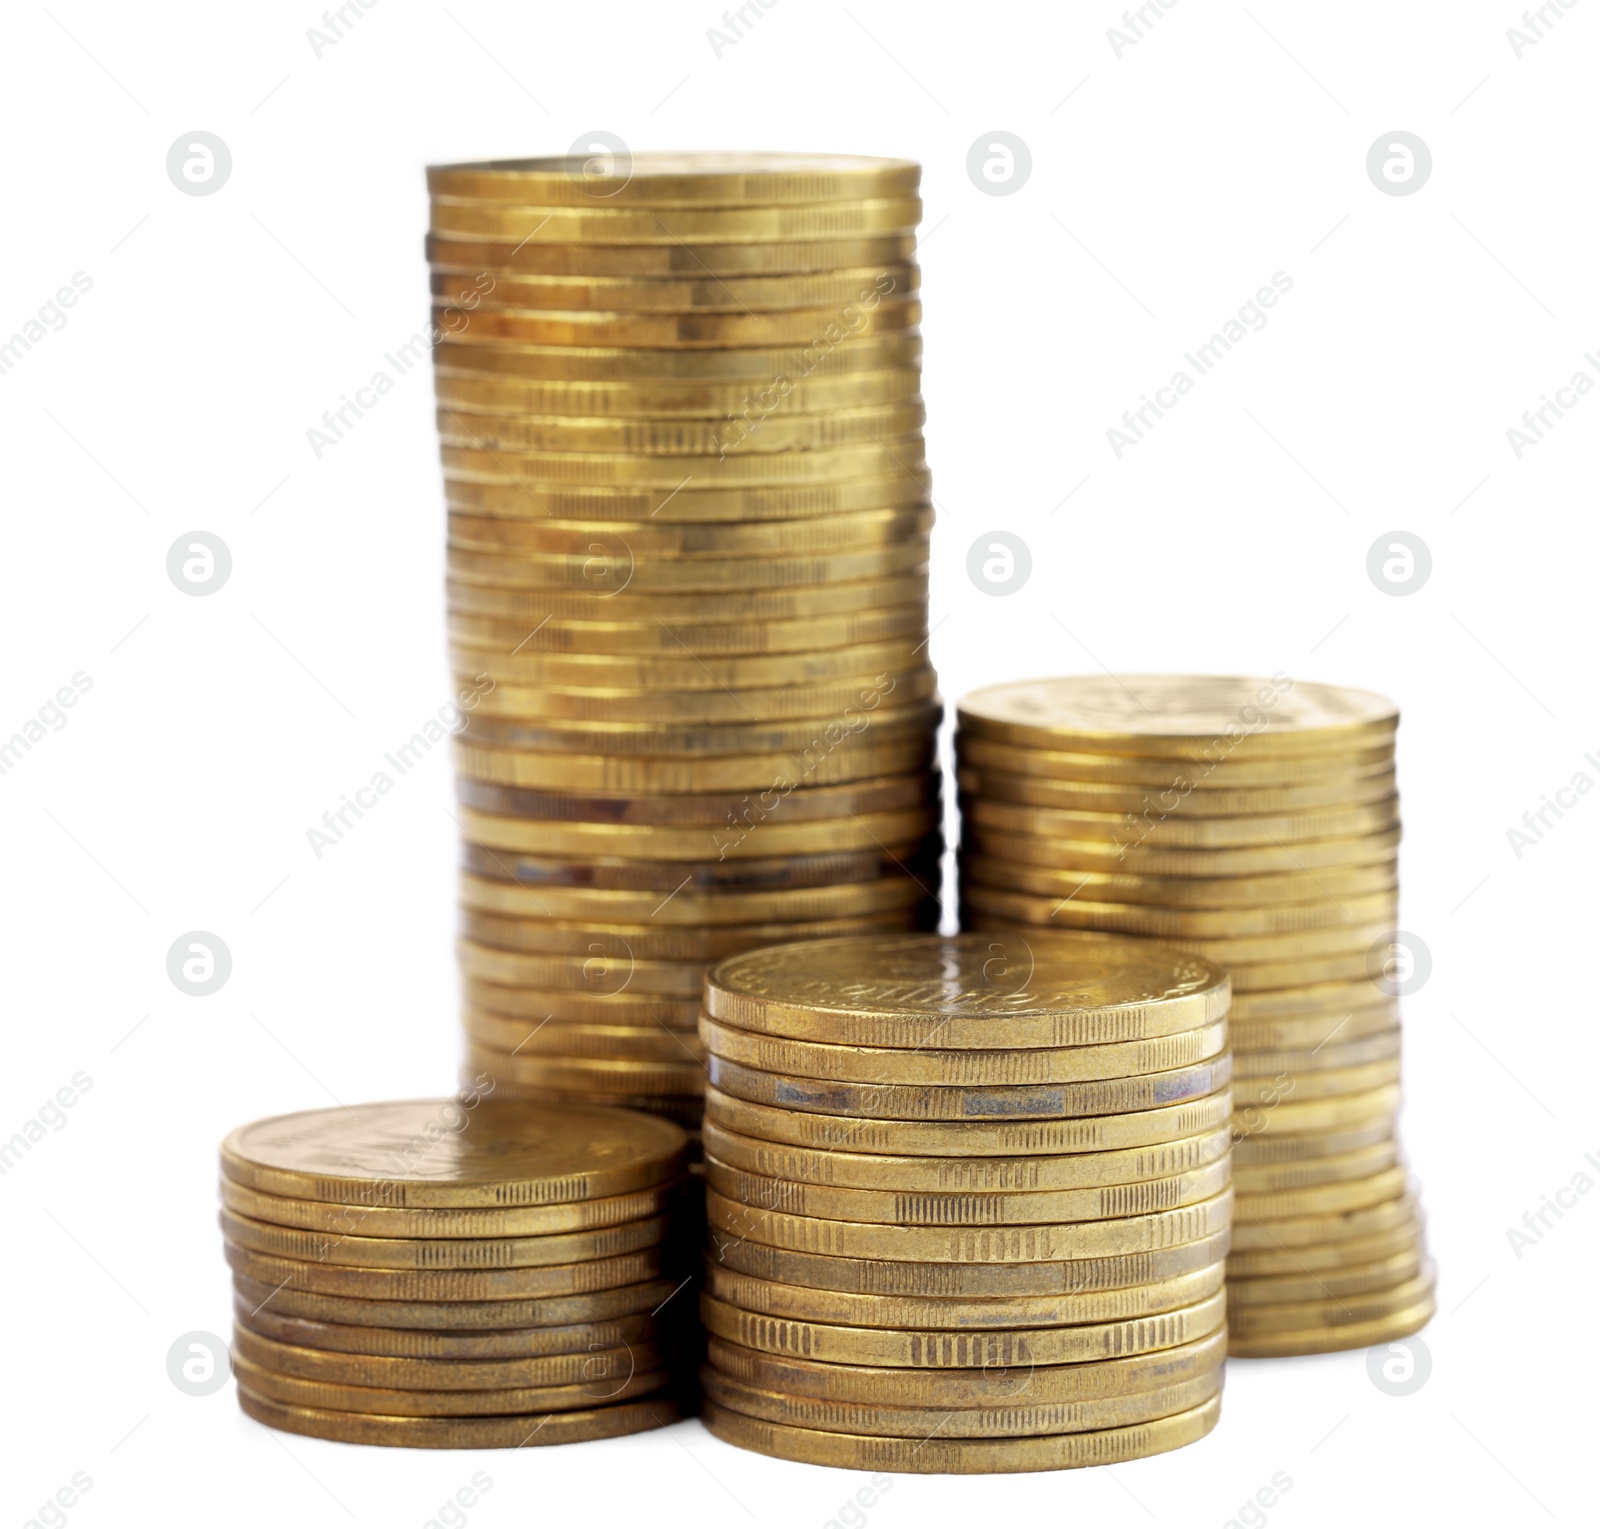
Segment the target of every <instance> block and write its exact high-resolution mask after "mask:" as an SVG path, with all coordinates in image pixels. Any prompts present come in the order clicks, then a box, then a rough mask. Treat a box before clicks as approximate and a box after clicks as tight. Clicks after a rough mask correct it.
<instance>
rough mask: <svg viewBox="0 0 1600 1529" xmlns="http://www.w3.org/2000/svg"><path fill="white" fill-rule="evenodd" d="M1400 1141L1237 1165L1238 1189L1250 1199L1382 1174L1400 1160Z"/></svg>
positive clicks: (1377, 1142)
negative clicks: (1292, 1159)
mask: <svg viewBox="0 0 1600 1529" xmlns="http://www.w3.org/2000/svg"><path fill="white" fill-rule="evenodd" d="M1399 1155H1400V1148H1399V1144H1398V1143H1397V1142H1396V1141H1394V1140H1393V1139H1392V1138H1388V1137H1386V1138H1384V1139H1383V1140H1380V1141H1374V1142H1370V1143H1368V1144H1367V1145H1365V1146H1362V1147H1356V1148H1352V1149H1351V1150H1350V1151H1347V1152H1337V1153H1331V1154H1329V1155H1328V1156H1326V1157H1317V1158H1309V1159H1306V1160H1304V1161H1299V1162H1289V1163H1258V1164H1247V1165H1244V1166H1241V1165H1240V1164H1239V1163H1237V1162H1236V1163H1235V1164H1234V1166H1233V1186H1234V1189H1235V1191H1236V1192H1237V1193H1238V1194H1239V1195H1240V1196H1241V1197H1246V1198H1253V1197H1254V1196H1256V1195H1261V1194H1269V1193H1275V1192H1279V1191H1283V1190H1289V1189H1309V1188H1312V1187H1313V1186H1315V1185H1327V1184H1342V1183H1347V1182H1349V1181H1350V1180H1351V1179H1364V1178H1368V1177H1370V1176H1371V1175H1372V1174H1374V1173H1382V1172H1383V1171H1384V1170H1385V1169H1386V1168H1392V1167H1394V1165H1395V1164H1396V1163H1397V1162H1398V1161H1399Z"/></svg>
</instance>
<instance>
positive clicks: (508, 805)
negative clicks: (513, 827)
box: [456, 774, 939, 853]
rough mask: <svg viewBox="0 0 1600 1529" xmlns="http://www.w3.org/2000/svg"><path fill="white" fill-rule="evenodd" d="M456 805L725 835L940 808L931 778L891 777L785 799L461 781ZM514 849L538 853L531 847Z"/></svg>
mask: <svg viewBox="0 0 1600 1529" xmlns="http://www.w3.org/2000/svg"><path fill="white" fill-rule="evenodd" d="M456 799H457V800H458V801H459V802H460V803H461V805H462V806H463V807H465V808H467V809H468V810H469V811H472V812H475V813H482V814H486V815H489V816H495V817H504V818H539V819H542V820H544V821H545V822H547V823H548V822H558V821H559V822H569V823H583V822H588V823H598V824H614V825H616V826H618V827H665V828H687V827H696V828H724V829H728V830H730V831H738V830H745V831H746V832H747V833H750V834H753V833H754V832H755V830H756V829H757V828H760V827H763V826H770V827H776V826H777V825H778V823H781V822H789V821H803V822H812V821H815V820H819V819H832V820H835V821H841V820H846V819H849V818H851V817H862V818H866V819H869V820H871V819H872V818H873V817H874V815H875V814H877V813H899V812H911V811H921V810H924V809H926V808H928V807H930V806H931V805H933V804H935V803H937V801H938V799H939V782H938V777H937V776H934V775H931V774H928V775H925V774H916V775H889V776H884V777H883V778H881V779H879V780H864V781H858V782H853V783H851V784H848V785H842V786H812V787H808V788H806V789H804V790H800V791H790V792H788V793H786V794H783V795H779V794H778V793H776V792H773V793H766V792H759V791H757V792H750V791H746V792H736V793H709V794H705V795H697V796H666V797H663V796H634V797H615V796H593V797H581V796H571V795H569V794H567V793H566V792H559V791H518V790H514V789H507V788H505V787H502V786H485V785H480V784H479V783H477V782H476V781H468V780H464V781H458V782H457V783H456ZM478 837H480V838H483V839H484V842H485V843H492V842H494V841H493V840H492V839H490V838H488V837H487V836H486V835H484V834H481V833H480V834H479V835H478ZM515 847H516V848H519V849H521V848H532V847H533V846H532V844H531V843H529V844H517V845H516V846H515ZM603 853H612V851H603ZM719 853H720V851H719Z"/></svg>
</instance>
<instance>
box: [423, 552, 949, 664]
mask: <svg viewBox="0 0 1600 1529" xmlns="http://www.w3.org/2000/svg"><path fill="white" fill-rule="evenodd" d="M448 588H449V596H450V599H449V604H450V609H451V611H453V612H461V613H463V614H466V615H476V616H483V617H490V618H493V619H495V620H497V621H506V622H512V623H514V624H516V625H520V626H522V627H523V630H524V636H526V635H527V634H528V633H531V632H533V631H534V630H535V629H536V628H537V627H538V626H539V624H540V623H541V622H556V621H559V622H575V623H589V624H592V623H594V622H596V621H602V622H611V623H616V624H620V625H624V626H634V625H638V626H652V627H654V628H656V630H657V631H660V630H661V629H662V627H663V626H665V627H666V628H667V629H668V631H670V632H678V633H680V634H683V640H684V641H688V639H689V636H690V635H692V634H693V633H695V632H698V631H702V630H704V629H705V628H707V627H709V626H714V625H723V626H727V627H729V628H730V629H732V630H734V631H742V630H745V629H746V628H751V627H759V626H762V625H764V624H765V623H767V622H774V623H776V622H779V621H787V622H799V623H805V622H810V621H814V620H817V619H818V618H821V617H830V616H831V617H837V616H841V615H843V616H848V617H852V618H855V619H857V620H861V619H864V616H865V615H867V614H871V613H874V612H875V611H881V610H887V609H890V608H894V609H902V608H907V607H911V608H915V607H917V606H922V607H926V605H927V600H928V576H927V572H926V570H922V571H920V572H916V573H911V574H899V575H896V576H895V577H892V578H888V579H866V580H862V581H860V582H858V583H844V584H825V585H819V586H818V587H817V588H815V589H806V590H796V589H761V590H751V591H745V592H738V591H729V592H727V593H725V594H721V595H719V596H718V597H717V600H716V603H715V605H714V606H713V607H711V608H710V609H708V608H707V604H706V599H705V596H703V595H697V594H688V595H654V594H651V595H645V594H640V593H638V592H637V591H634V590H631V589H629V590H624V591H623V592H622V594H620V595H617V596H614V597H612V599H611V600H610V601H607V602H606V603H605V604H597V603H596V600H595V597H594V595H592V594H589V593H587V592H586V591H583V590H576V589H573V590H556V589H551V590H544V591H534V592H529V591H525V590H514V589H493V588H490V587H489V586H487V585H478V584H463V583H460V582H457V581H452V582H451V583H450V584H449V586H448ZM819 630H822V631H824V632H827V631H830V630H834V629H832V628H828V627H826V626H824V627H821V628H819ZM780 635H781V633H780ZM521 640H522V639H520V638H519V639H518V641H519V642H520V641H521ZM720 640H723V639H718V638H715V637H708V638H707V639H706V641H707V642H708V643H711V644H714V643H716V642H717V641H720ZM889 640H890V639H889V638H887V637H885V638H879V639H871V638H863V640H862V642H860V643H840V644H838V646H840V647H861V646H863V645H864V644H865V643H867V642H869V641H883V642H887V641H889ZM466 646H467V647H468V648H469V649H470V648H471V646H472V645H471V644H467V645H466ZM826 646H828V645H827V644H824V643H818V644H817V645H816V648H813V647H811V646H810V645H802V646H801V647H799V648H794V649H791V648H784V647H778V648H773V649H772V650H771V651H772V652H776V653H783V652H801V653H805V652H813V651H817V649H820V648H824V647H826ZM516 647H517V644H516V643H512V644H509V645H508V651H515V649H516ZM676 647H677V643H676V642H671V641H670V640H669V644H668V647H666V648H664V649H663V650H662V651H671V649H673V648H676ZM535 651H539V650H538V649H535ZM555 651H557V652H560V651H563V650H562V649H559V648H558V649H556V650H555ZM575 651H578V652H583V651H586V650H584V649H582V648H578V649H576V650H575ZM593 651H595V652H597V653H598V652H600V651H602V650H601V649H598V648H597V649H595V650H593ZM734 651H735V652H737V651H738V649H735V650H734ZM757 651H761V650H757Z"/></svg>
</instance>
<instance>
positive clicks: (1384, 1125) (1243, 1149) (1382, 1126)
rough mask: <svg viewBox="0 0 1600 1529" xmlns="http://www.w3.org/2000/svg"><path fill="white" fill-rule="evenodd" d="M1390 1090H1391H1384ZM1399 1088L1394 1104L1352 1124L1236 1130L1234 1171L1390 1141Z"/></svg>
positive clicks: (1317, 1159) (1285, 1164)
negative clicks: (1290, 1130)
mask: <svg viewBox="0 0 1600 1529" xmlns="http://www.w3.org/2000/svg"><path fill="white" fill-rule="evenodd" d="M1382 1092H1385V1093H1387V1092H1388V1091H1382ZM1398 1103H1399V1091H1398V1090H1395V1091H1393V1105H1392V1106H1391V1107H1390V1108H1387V1109H1377V1110H1373V1111H1370V1112H1369V1113H1368V1115H1367V1117H1366V1118H1365V1119H1363V1120H1359V1121H1357V1122H1355V1123H1353V1124H1347V1125H1342V1126H1334V1127H1332V1128H1328V1129H1322V1130H1310V1131H1307V1132H1305V1133H1303V1134H1296V1135H1284V1136H1264V1135H1260V1134H1258V1133H1257V1132H1254V1131H1236V1132H1235V1135H1234V1142H1233V1162H1234V1168H1235V1171H1239V1170H1247V1169H1250V1168H1252V1167H1264V1166H1267V1165H1272V1166H1280V1167H1283V1168H1286V1169H1287V1168H1291V1167H1299V1166H1302V1165H1306V1164H1313V1163H1317V1162H1320V1161H1322V1160H1324V1159H1326V1158H1331V1157H1337V1156H1339V1155H1341V1154H1343V1153H1347V1152H1356V1151H1360V1150H1362V1149H1364V1148H1368V1147H1371V1146H1374V1145H1375V1144H1376V1143H1379V1142H1384V1141H1388V1140H1389V1139H1390V1137H1391V1136H1392V1134H1393V1131H1394V1108H1395V1107H1398Z"/></svg>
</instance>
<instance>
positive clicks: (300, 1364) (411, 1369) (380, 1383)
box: [233, 1327, 662, 1391]
mask: <svg viewBox="0 0 1600 1529" xmlns="http://www.w3.org/2000/svg"><path fill="white" fill-rule="evenodd" d="M233 1353H234V1357H235V1359H240V1358H242V1359H246V1360H248V1361H249V1362H250V1363H251V1364H252V1365H257V1366H259V1367H260V1368H262V1369H264V1370H268V1371H271V1372H272V1373H273V1374H275V1375H284V1376H293V1377H294V1378H295V1379H297V1380H310V1381H326V1382H330V1383H332V1384H334V1385H339V1386H377V1387H380V1388H386V1387H393V1388H395V1389H398V1390H412V1389H415V1390H421V1391H494V1390H511V1389H516V1388H520V1387H544V1386H562V1387H565V1386H575V1385H583V1384H587V1383H592V1384H593V1385H595V1386H597V1387H601V1388H608V1387H609V1386H610V1385H612V1384H615V1383H617V1382H620V1381H626V1380H629V1379H631V1378H632V1376H633V1375H634V1374H635V1373H637V1372H639V1371H652V1370H659V1369H661V1368H662V1361H661V1351H660V1349H659V1348H658V1347H657V1346H656V1344H655V1343H653V1342H650V1343H641V1344H639V1345H638V1346H637V1347H635V1346H633V1345H630V1344H624V1345H622V1346H621V1347H620V1348H613V1349H595V1350H592V1351H588V1352H584V1353H579V1354H546V1355H543V1356H541V1357H539V1358H533V1357H529V1356H519V1357H517V1358H512V1359H429V1358H422V1357H419V1356H416V1355H411V1354H406V1355H399V1354H359V1353H356V1354H352V1353H349V1352H347V1351H344V1352H339V1351H330V1350H327V1349H317V1348H306V1347H303V1346H302V1345H299V1344H294V1343H283V1342H280V1341H279V1340H277V1339H276V1338H268V1337H263V1336H262V1335H261V1334H260V1333H257V1332H253V1331H252V1330H251V1329H249V1328H247V1327H235V1328H234V1330H233Z"/></svg>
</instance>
